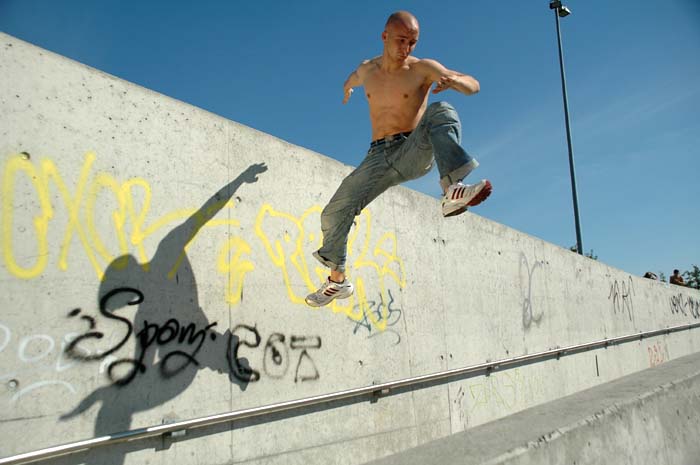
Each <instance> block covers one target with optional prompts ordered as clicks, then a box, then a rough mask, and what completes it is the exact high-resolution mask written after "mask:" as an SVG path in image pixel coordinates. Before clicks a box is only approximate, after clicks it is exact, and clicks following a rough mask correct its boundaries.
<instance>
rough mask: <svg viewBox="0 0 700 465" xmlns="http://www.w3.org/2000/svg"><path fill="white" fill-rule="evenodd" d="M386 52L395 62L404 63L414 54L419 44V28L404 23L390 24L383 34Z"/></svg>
mask: <svg viewBox="0 0 700 465" xmlns="http://www.w3.org/2000/svg"><path fill="white" fill-rule="evenodd" d="M382 41H383V42H384V50H385V51H386V52H387V53H388V55H389V57H390V58H391V59H393V60H397V61H403V60H405V59H406V58H408V56H409V55H410V54H411V53H412V52H413V49H415V48H416V44H417V43H418V27H417V26H415V27H409V26H407V25H406V24H403V23H398V24H397V23H393V24H389V25H388V26H387V28H386V30H385V31H384V32H383V33H382Z"/></svg>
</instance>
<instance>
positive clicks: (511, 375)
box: [469, 368, 544, 412]
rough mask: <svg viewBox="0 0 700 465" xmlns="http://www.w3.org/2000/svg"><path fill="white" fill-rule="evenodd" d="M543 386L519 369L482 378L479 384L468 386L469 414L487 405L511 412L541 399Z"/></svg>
mask: <svg viewBox="0 0 700 465" xmlns="http://www.w3.org/2000/svg"><path fill="white" fill-rule="evenodd" d="M543 393H544V386H543V385H542V383H541V382H540V381H539V380H537V379H532V378H529V377H526V376H525V375H523V373H522V372H521V371H520V370H519V369H517V368H516V369H514V370H509V371H504V372H501V373H496V374H492V375H490V376H484V377H483V378H482V380H481V381H480V382H477V383H473V384H470V385H469V394H470V397H471V409H470V412H474V411H475V410H478V409H481V408H485V407H487V406H489V405H492V406H495V407H498V408H501V409H504V410H506V411H512V410H513V409H514V408H515V407H517V406H526V405H529V404H531V403H533V402H535V401H537V399H538V398H539V397H541V396H542V395H543Z"/></svg>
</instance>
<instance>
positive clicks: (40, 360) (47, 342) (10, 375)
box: [0, 323, 77, 402]
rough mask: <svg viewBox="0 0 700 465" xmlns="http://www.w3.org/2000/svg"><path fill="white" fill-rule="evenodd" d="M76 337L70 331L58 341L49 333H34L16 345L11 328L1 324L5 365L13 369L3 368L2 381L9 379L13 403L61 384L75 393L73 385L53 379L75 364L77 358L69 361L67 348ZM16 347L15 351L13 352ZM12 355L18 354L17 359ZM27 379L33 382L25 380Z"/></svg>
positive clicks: (0, 330) (0, 373) (0, 349)
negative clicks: (13, 358)
mask: <svg viewBox="0 0 700 465" xmlns="http://www.w3.org/2000/svg"><path fill="white" fill-rule="evenodd" d="M76 336H77V334H76V333H68V334H66V335H64V336H63V337H62V338H61V339H60V344H58V343H57V342H56V339H55V338H54V337H52V336H50V335H48V334H31V335H28V336H24V337H22V338H19V340H16V344H13V341H15V339H16V338H14V337H13V335H12V331H11V330H10V328H9V327H7V326H6V325H4V324H2V323H0V354H1V353H3V352H4V353H5V356H4V358H5V361H7V363H3V365H4V366H8V367H10V366H11V367H12V369H11V371H6V372H2V371H0V381H4V380H9V381H7V383H8V384H7V386H8V388H9V389H10V390H11V391H16V392H15V393H14V394H13V396H12V398H11V399H10V402H16V401H17V400H18V399H19V398H21V397H22V396H24V395H26V394H28V393H30V392H32V391H34V390H36V389H39V388H41V387H44V386H60V387H63V388H65V389H67V390H68V391H70V392H72V393H75V392H76V390H75V388H74V387H73V385H72V384H70V383H67V382H65V381H59V380H56V379H50V378H53V377H54V376H58V375H59V374H60V373H61V372H64V371H66V370H68V369H70V368H72V367H73V366H75V364H76V362H75V361H71V360H67V358H66V357H65V355H64V350H65V349H66V347H67V346H68V344H69V343H70V341H71V340H72V339H73V338H75V337H76ZM15 346H16V350H15V351H14V354H10V353H9V352H10V351H11V349H13V348H14V347H15ZM59 347H60V349H59ZM57 349H59V350H57ZM13 356H14V357H16V361H10V359H11V357H13ZM20 378H21V381H20ZM27 378H29V379H31V381H26V379H27ZM37 378H38V379H37ZM47 378H49V379H47ZM34 379H37V380H36V381H35V380H34ZM25 384H26V386H25Z"/></svg>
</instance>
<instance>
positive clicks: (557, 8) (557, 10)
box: [549, 0, 583, 255]
mask: <svg viewBox="0 0 700 465" xmlns="http://www.w3.org/2000/svg"><path fill="white" fill-rule="evenodd" d="M549 8H550V9H551V10H554V19H555V20H556V23H557V41H558V43H559V69H560V71H561V91H562V95H563V96H564V120H565V121H566V141H567V144H568V146H569V171H570V174H571V193H572V195H573V198H574V220H575V221H576V249H577V251H578V253H579V254H581V255H583V241H582V240H581V222H580V220H579V214H578V194H577V193H576V170H575V169H574V148H573V145H572V144H571V125H570V123H569V102H568V99H567V97H566V77H565V76H564V53H563V52H562V47H561V31H560V28H559V18H560V17H561V18H564V17H566V16H569V15H570V14H571V10H569V9H568V8H567V7H566V6H564V5H562V4H561V1H559V0H553V1H551V2H550V3H549Z"/></svg>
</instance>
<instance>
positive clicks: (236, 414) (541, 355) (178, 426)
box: [0, 323, 700, 465]
mask: <svg viewBox="0 0 700 465" xmlns="http://www.w3.org/2000/svg"><path fill="white" fill-rule="evenodd" d="M698 327H700V323H690V324H684V325H678V326H671V327H668V328H664V329H657V330H653V331H646V332H639V333H636V334H630V335H627V336H619V337H614V338H611V339H608V338H605V339H601V340H598V341H594V342H588V343H584V344H575V345H571V346H567V347H560V348H555V349H550V350H545V351H542V352H536V353H534V354H529V355H520V356H518V357H511V358H507V359H502V360H496V361H493V362H485V363H480V364H478V365H471V366H467V367H463V368H453V369H451V370H446V371H440V372H437V373H431V374H427V375H421V376H414V377H411V378H405V379H402V380H398V381H389V382H386V383H381V384H374V385H371V386H364V387H360V388H354V389H347V390H344V391H338V392H334V393H331V394H323V395H319V396H312V397H305V398H302V399H296V400H290V401H287V402H280V403H276V404H269V405H264V406H261V407H253V408H247V409H243V410H236V411H233V412H227V413H220V414H217V415H209V416H206V417H200V418H194V419H191V420H183V421H178V422H175V423H168V424H165V425H156V426H150V427H147V428H138V429H133V430H129V431H123V432H120V433H115V434H110V435H107V436H100V437H96V438H92V439H86V440H83V441H77V442H71V443H67V444H62V445H58V446H53V447H47V448H45V449H40V450H36V451H32V452H25V453H23V454H18V455H13V456H10V457H5V458H0V465H16V464H22V463H29V462H34V461H37V460H42V459H48V458H53V457H58V456H61V455H65V454H70V453H74V452H78V451H81V450H86V449H93V448H96V447H100V446H106V445H110V444H117V443H120V442H126V441H133V440H137V439H145V438H149V437H153V436H159V435H163V434H168V433H174V434H173V436H175V435H183V434H184V433H185V432H186V431H187V430H192V429H195V428H201V427H204V426H211V425H215V424H219V423H226V422H231V421H235V420H240V419H243V418H251V417H257V416H262V415H268V414H271V413H277V412H283V411H286V410H292V409H297V408H301V407H307V406H310V405H317V404H322V403H328V402H333V401H338V400H342V399H347V398H351V397H359V396H363V395H367V394H372V395H375V396H378V395H387V394H389V392H390V391H391V390H393V389H397V388H401V387H406V386H412V385H416V384H425V383H428V382H431V381H438V380H442V379H445V378H453V377H456V376H460V375H466V374H470V373H476V372H480V371H486V373H487V374H488V373H491V372H493V371H496V370H499V369H502V368H505V367H509V366H511V365H519V364H523V363H525V362H531V361H534V360H540V359H542V360H545V359H547V358H552V357H556V358H557V359H558V358H560V357H564V356H567V355H572V354H574V353H578V352H583V351H586V350H590V349H594V348H598V347H607V346H609V345H614V344H621V343H625V342H630V341H634V340H638V339H639V340H641V339H644V338H648V337H653V336H658V335H661V334H670V333H673V332H678V331H684V330H690V329H694V328H698Z"/></svg>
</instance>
